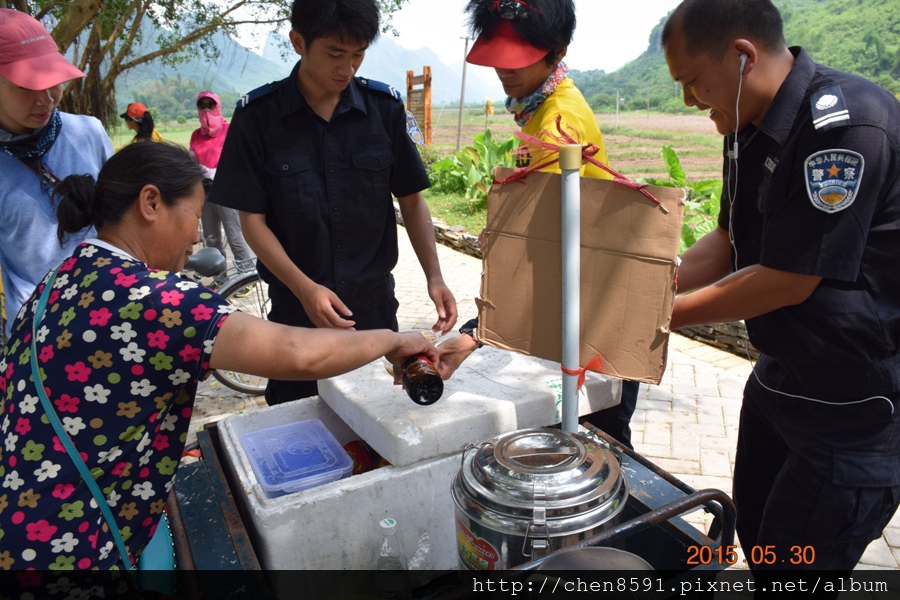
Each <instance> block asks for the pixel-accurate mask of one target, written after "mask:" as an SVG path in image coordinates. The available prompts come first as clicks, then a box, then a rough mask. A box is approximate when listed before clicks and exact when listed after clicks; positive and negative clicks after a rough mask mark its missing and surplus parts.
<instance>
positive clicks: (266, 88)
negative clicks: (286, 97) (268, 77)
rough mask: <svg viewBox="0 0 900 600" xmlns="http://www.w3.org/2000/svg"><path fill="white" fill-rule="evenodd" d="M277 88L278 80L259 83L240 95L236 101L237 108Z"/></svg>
mask: <svg viewBox="0 0 900 600" xmlns="http://www.w3.org/2000/svg"><path fill="white" fill-rule="evenodd" d="M277 88H278V82H277V81H274V82H272V83H267V84H265V85H261V86H259V87H258V88H256V89H255V90H252V91H250V92H247V93H246V94H244V95H243V96H241V97H240V98H239V99H238V101H237V108H239V109H240V108H244V107H245V106H247V105H248V104H250V103H251V102H253V101H254V100H257V99H259V98H262V97H263V96H268V95H269V94H271V93H272V92H274V91H275V90H276V89H277Z"/></svg>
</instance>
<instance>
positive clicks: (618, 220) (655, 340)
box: [477, 169, 685, 383]
mask: <svg viewBox="0 0 900 600" xmlns="http://www.w3.org/2000/svg"><path fill="white" fill-rule="evenodd" d="M511 174H512V170H509V169H498V170H497V172H496V173H495V178H496V179H497V180H502V179H503V178H505V177H507V176H509V175H511ZM646 189H647V190H648V191H649V192H650V193H651V194H652V195H653V196H654V197H655V198H657V199H658V200H659V201H660V203H661V206H662V207H664V208H665V210H663V209H662V208H660V206H658V205H656V204H655V203H653V202H652V201H651V200H649V199H648V198H647V197H645V196H644V195H642V194H641V193H640V192H638V191H636V190H634V189H631V188H629V187H628V186H625V185H622V184H617V183H613V182H612V181H608V180H602V179H590V178H582V179H581V247H582V249H581V331H580V336H579V337H580V357H581V360H580V366H582V367H584V366H586V365H587V364H588V363H589V362H590V361H591V360H592V359H594V358H595V357H596V356H597V355H598V354H599V355H600V357H601V358H602V361H603V366H602V368H600V369H598V370H599V371H600V372H602V373H605V374H608V375H613V376H616V377H622V378H625V379H634V380H637V381H644V382H648V383H659V380H660V379H661V378H662V375H663V371H664V370H665V364H666V352H667V347H668V339H669V333H668V327H669V323H670V321H671V316H672V303H673V301H674V297H675V270H676V261H677V255H678V241H679V238H680V236H681V222H682V217H683V214H684V197H685V194H684V190H681V189H676V188H665V187H653V186H648V187H647V188H646ZM560 202H561V176H560V175H556V174H552V173H541V172H537V173H531V174H529V175H528V176H527V177H526V178H524V179H522V180H519V181H514V182H511V183H506V184H502V185H501V184H495V185H494V186H493V188H492V189H491V192H490V195H489V197H488V222H487V228H486V230H485V246H484V267H483V268H484V271H483V273H482V280H481V298H479V299H478V300H477V303H478V314H479V327H478V336H479V338H480V339H481V340H482V341H484V342H485V343H487V344H489V345H491V346H495V347H497V348H504V349H507V350H513V351H516V352H520V353H523V354H528V355H532V356H537V357H539V358H544V359H548V360H553V361H557V362H559V361H560V360H561V353H562V331H561V322H562V281H561V275H560V272H561V261H562V256H561V249H560V238H561V214H560Z"/></svg>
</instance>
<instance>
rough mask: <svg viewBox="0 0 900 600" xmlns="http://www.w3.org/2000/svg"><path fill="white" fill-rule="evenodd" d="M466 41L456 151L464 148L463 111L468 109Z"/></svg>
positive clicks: (467, 39)
mask: <svg viewBox="0 0 900 600" xmlns="http://www.w3.org/2000/svg"><path fill="white" fill-rule="evenodd" d="M462 39H464V40H466V47H465V49H464V50H463V73H462V86H461V87H460V89H459V120H458V121H457V123H456V151H457V152H459V149H460V148H461V147H462V128H463V111H464V110H465V109H466V57H467V56H468V55H469V38H468V36H467V37H464V38H462Z"/></svg>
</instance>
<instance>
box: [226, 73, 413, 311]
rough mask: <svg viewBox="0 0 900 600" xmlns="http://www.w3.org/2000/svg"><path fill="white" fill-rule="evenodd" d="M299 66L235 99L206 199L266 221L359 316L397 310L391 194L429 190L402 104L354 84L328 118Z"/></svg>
mask: <svg viewBox="0 0 900 600" xmlns="http://www.w3.org/2000/svg"><path fill="white" fill-rule="evenodd" d="M299 67H300V62H298V63H297V65H296V66H295V67H294V69H293V71H292V72H291V74H290V76H289V77H287V78H286V79H284V80H281V81H279V82H275V83H272V84H268V85H267V86H263V87H262V88H259V89H257V90H254V91H253V92H251V93H250V94H248V95H247V96H245V97H244V98H242V99H241V101H239V102H238V109H237V110H236V111H235V113H234V117H233V118H232V120H231V125H230V127H229V129H228V137H227V138H226V140H225V145H224V148H223V150H222V157H221V159H220V161H219V168H218V170H217V171H216V181H215V184H214V185H213V189H212V193H211V195H210V201H212V202H214V203H216V204H221V205H223V206H227V207H230V208H235V209H238V210H242V211H247V212H251V213H258V214H265V215H266V223H267V225H268V226H269V228H270V229H271V230H272V232H273V233H274V234H275V237H276V238H277V239H278V241H279V242H280V243H281V245H282V246H283V247H284V249H285V251H286V252H287V255H288V256H289V257H290V258H291V260H293V261H294V263H295V264H296V265H297V267H298V268H299V269H300V270H301V271H303V272H304V273H305V274H306V275H307V276H308V277H309V278H310V279H312V280H313V281H315V282H316V283H318V284H320V285H323V286H325V287H328V288H329V289H331V290H334V291H335V293H337V295H338V297H340V298H341V300H342V301H344V302H345V303H346V304H347V305H348V306H349V307H350V309H351V310H352V311H353V312H354V313H359V312H360V311H365V310H367V308H370V306H368V305H370V304H371V303H373V302H375V303H384V302H393V303H396V301H395V300H394V296H393V283H392V278H391V276H390V272H391V270H392V269H393V268H394V266H395V265H396V264H397V225H396V217H395V214H394V208H393V201H392V198H391V195H392V194H393V195H395V196H398V197H402V196H407V195H410V194H414V193H416V192H420V191H422V190H424V189H426V188H428V187H429V186H430V182H429V179H428V175H427V173H426V172H425V167H424V166H423V164H422V160H421V158H420V156H419V153H418V151H417V150H416V147H415V145H414V144H413V142H412V141H411V140H410V137H409V135H408V133H407V115H406V111H405V109H404V107H403V103H402V102H401V100H400V96H399V94H397V93H396V92H395V91H393V88H389V87H388V86H387V85H385V84H381V83H378V82H370V81H369V80H366V79H363V78H354V79H353V80H352V81H351V82H350V84H349V85H348V86H347V88H346V89H345V90H344V91H343V93H342V94H341V98H340V101H339V102H338V105H337V107H336V108H335V110H334V114H333V115H332V117H331V120H330V121H325V120H324V119H323V118H322V117H320V116H319V115H317V114H316V113H315V112H314V111H313V110H312V109H311V108H310V106H309V104H308V103H307V102H306V100H305V98H304V97H303V95H302V94H301V93H300V90H299V88H298V87H297V71H298V69H299ZM259 263H260V264H259V270H260V275H261V276H262V277H263V279H264V280H265V281H266V282H267V283H269V286H270V287H269V293H270V295H271V297H272V301H273V308H276V307H277V308H278V309H279V310H281V311H284V310H287V311H289V312H293V311H297V312H299V314H302V313H303V308H302V305H301V304H300V301H299V300H298V299H297V298H296V297H295V296H294V295H293V294H292V293H291V292H290V290H289V289H288V288H287V286H285V285H284V284H283V283H281V282H280V281H278V280H277V278H276V277H275V276H274V275H273V274H272V273H271V272H270V271H269V270H268V269H266V267H265V265H263V264H262V262H261V261H259ZM395 308H396V307H395ZM379 326H381V327H389V326H390V323H385V324H381V325H379Z"/></svg>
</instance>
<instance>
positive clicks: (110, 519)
mask: <svg viewBox="0 0 900 600" xmlns="http://www.w3.org/2000/svg"><path fill="white" fill-rule="evenodd" d="M57 271H59V267H57V268H56V270H55V271H53V275H51V276H50V279H49V280H48V281H47V284H46V285H45V286H44V291H43V293H42V294H41V297H40V300H38V305H37V309H36V310H35V311H34V321H33V324H32V328H31V375H32V377H33V378H34V385H35V387H36V388H37V393H38V397H40V399H41V405H42V406H43V407H44V412H45V413H46V414H47V418H48V419H49V420H50V424H51V425H53V429H54V430H55V431H56V435H57V436H58V437H59V441H60V442H62V445H63V447H65V449H66V452H68V453H69V458H71V459H72V462H74V463H75V466H76V467H77V468H78V472H79V473H80V474H81V478H82V479H84V482H85V483H86V484H87V486H88V488H89V489H90V490H91V494H93V496H94V500H95V501H96V502H97V506H99V507H100V512H101V513H103V518H104V519H106V524H107V525H108V526H109V530H110V532H111V533H112V536H113V538H114V539H115V541H116V547H117V548H118V550H119V555H120V556H121V557H122V562H123V563H125V566H126V567H127V568H128V569H129V570H131V569H132V568H133V566H134V565H133V564H132V562H131V557H130V556H129V555H128V551H127V550H126V549H125V542H124V541H123V540H122V534H121V533H120V532H119V527H118V526H117V525H116V518H115V517H114V516H113V513H112V510H111V509H110V508H109V503H108V502H107V501H106V497H105V496H104V495H103V492H102V491H101V490H100V486H99V485H97V481H96V480H95V479H94V476H93V475H91V471H90V470H89V469H88V467H87V465H86V464H84V460H83V459H82V458H81V455H80V454H79V453H78V449H77V448H75V444H73V443H72V439H71V438H70V437H69V434H68V433H67V432H66V430H65V429H64V428H63V424H62V423H61V422H60V420H59V415H57V414H56V409H55V408H53V404H52V403H51V402H50V399H49V398H48V397H47V393H46V392H45V391H44V384H43V381H42V380H41V376H40V372H39V369H38V361H37V339H36V338H37V330H38V324H39V323H40V321H41V319H42V318H43V316H44V310H45V309H46V308H47V300H48V298H49V297H50V289H51V288H52V287H53V286H52V284H53V280H54V279H56V273H57Z"/></svg>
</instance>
